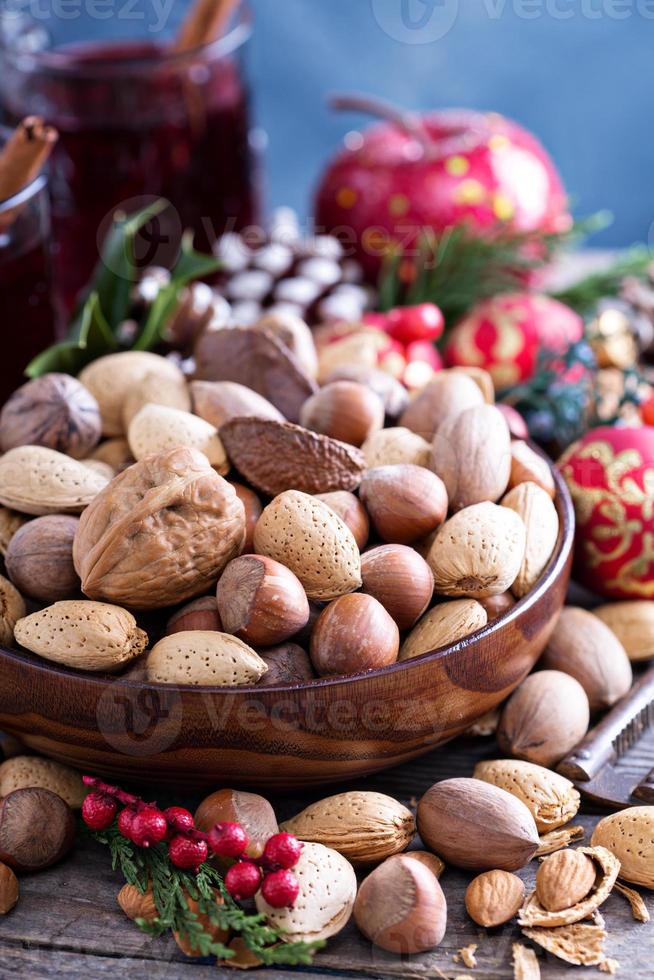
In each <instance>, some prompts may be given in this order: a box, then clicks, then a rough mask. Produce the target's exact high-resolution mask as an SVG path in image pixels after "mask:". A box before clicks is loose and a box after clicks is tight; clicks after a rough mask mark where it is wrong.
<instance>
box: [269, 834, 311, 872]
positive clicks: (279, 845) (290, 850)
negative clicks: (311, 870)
mask: <svg viewBox="0 0 654 980" xmlns="http://www.w3.org/2000/svg"><path fill="white" fill-rule="evenodd" d="M301 853H302V842H301V841H299V840H298V839H297V837H294V836H293V834H285V833H282V834H273V836H272V837H269V838H268V840H267V841H266V846H265V847H264V849H263V862H264V864H265V865H267V866H268V867H271V868H284V869H286V870H288V869H289V868H294V867H295V865H296V864H297V863H298V861H299V860H300V855H301Z"/></svg>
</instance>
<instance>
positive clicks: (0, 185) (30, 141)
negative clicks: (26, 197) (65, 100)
mask: <svg viewBox="0 0 654 980" xmlns="http://www.w3.org/2000/svg"><path fill="white" fill-rule="evenodd" d="M58 138H59V134H58V133H57V130H56V129H55V128H54V127H53V126H46V124H45V123H44V122H43V120H42V119H41V118H40V116H27V117H26V118H25V119H23V121H22V122H21V123H19V125H18V126H17V127H16V129H15V130H14V132H13V133H12V135H11V136H10V138H9V140H8V141H7V143H6V144H5V146H4V147H3V149H2V150H1V151H0V201H6V200H7V199H8V198H10V197H13V196H14V195H15V194H18V192H19V191H22V190H23V188H24V187H27V186H28V184H31V183H32V181H33V180H34V179H35V178H36V177H37V176H38V175H39V173H40V172H41V170H42V169H43V167H44V166H45V163H46V160H47V159H48V157H49V156H50V153H51V152H52V148H53V147H54V145H55V143H56V142H57V139H58Z"/></svg>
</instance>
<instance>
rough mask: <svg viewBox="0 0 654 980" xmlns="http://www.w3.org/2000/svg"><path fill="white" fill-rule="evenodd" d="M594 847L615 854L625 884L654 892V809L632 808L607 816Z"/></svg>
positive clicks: (592, 841) (645, 807) (596, 836)
mask: <svg viewBox="0 0 654 980" xmlns="http://www.w3.org/2000/svg"><path fill="white" fill-rule="evenodd" d="M591 844H592V845H593V846H594V847H600V846H601V847H606V848H608V850H609V851H611V853H612V854H614V855H615V857H616V858H617V859H618V860H619V862H620V877H621V878H624V880H625V881H630V882H632V884H634V885H642V886H643V887H644V888H652V889H654V806H630V807H627V809H626V810H620V811H619V812H618V813H612V814H610V816H608V817H604V819H603V820H600V822H599V823H598V824H597V826H596V827H595V830H594V831H593V836H592V838H591Z"/></svg>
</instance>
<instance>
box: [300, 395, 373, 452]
mask: <svg viewBox="0 0 654 980" xmlns="http://www.w3.org/2000/svg"><path fill="white" fill-rule="evenodd" d="M300 424H301V425H303V426H304V427H305V429H312V430H313V431H314V432H319V433H321V434H322V435H325V436H330V437H331V438H332V439H338V440H340V442H347V443H350V444H351V445H352V446H360V445H361V444H362V443H363V442H365V440H366V439H367V438H368V436H369V435H370V434H371V433H372V432H376V431H377V430H378V429H381V428H382V426H383V424H384V406H383V403H382V401H381V399H380V398H379V397H378V396H377V395H376V394H375V393H374V391H372V389H371V388H366V387H365V386H364V385H360V384H357V383H356V381H334V382H332V384H329V385H325V387H324V388H321V389H320V391H318V392H316V394H315V395H312V396H311V397H310V398H307V400H306V401H305V403H304V405H303V406H302V411H301V412H300Z"/></svg>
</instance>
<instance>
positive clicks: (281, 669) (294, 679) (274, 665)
mask: <svg viewBox="0 0 654 980" xmlns="http://www.w3.org/2000/svg"><path fill="white" fill-rule="evenodd" d="M259 656H260V657H261V659H262V660H265V662H266V663H267V664H268V670H267V671H266V673H265V674H264V675H263V677H262V678H261V680H260V681H259V687H272V686H273V685H276V684H304V683H306V682H307V681H311V680H313V679H314V678H315V676H316V675H315V672H314V669H313V665H312V663H311V660H310V658H309V654H308V653H307V652H306V650H303V649H302V647H301V646H298V645H297V643H282V644H280V646H276V647H268V648H267V649H265V650H260V651H259Z"/></svg>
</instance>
